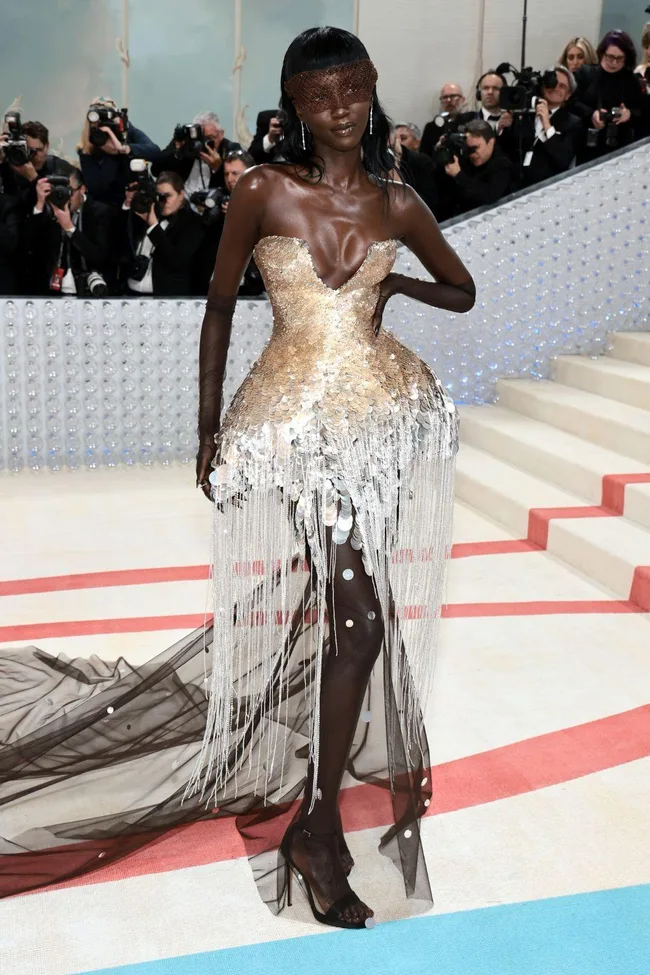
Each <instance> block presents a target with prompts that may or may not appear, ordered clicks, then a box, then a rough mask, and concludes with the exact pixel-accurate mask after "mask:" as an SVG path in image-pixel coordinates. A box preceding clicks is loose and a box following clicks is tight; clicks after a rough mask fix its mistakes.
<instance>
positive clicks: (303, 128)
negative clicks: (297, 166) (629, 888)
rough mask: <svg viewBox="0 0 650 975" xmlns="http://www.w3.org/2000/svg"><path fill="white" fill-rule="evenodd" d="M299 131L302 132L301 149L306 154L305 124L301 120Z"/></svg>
mask: <svg viewBox="0 0 650 975" xmlns="http://www.w3.org/2000/svg"><path fill="white" fill-rule="evenodd" d="M300 129H301V131H302V148H303V151H304V152H306V151H307V143H306V142H305V123H304V122H303V120H302V119H300Z"/></svg>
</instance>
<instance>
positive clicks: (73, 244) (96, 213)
mask: <svg viewBox="0 0 650 975" xmlns="http://www.w3.org/2000/svg"><path fill="white" fill-rule="evenodd" d="M111 217H112V215H111V210H110V208H109V207H107V206H106V205H105V204H103V203H98V202H97V201H96V200H91V199H89V198H88V197H87V195H86V187H85V186H84V183H83V178H82V175H81V172H80V171H79V170H78V169H73V171H72V173H71V174H70V176H51V177H50V178H49V179H48V178H47V177H43V178H42V179H39V180H38V182H37V183H36V203H35V205H34V209H33V212H32V213H31V214H30V216H29V217H28V220H27V235H26V246H27V251H26V253H25V254H24V255H23V267H24V271H25V277H26V284H27V293H28V294H34V295H49V294H69V295H70V294H72V295H75V294H78V295H82V294H93V295H97V296H99V295H105V294H106V293H107V287H106V281H105V279H104V272H105V265H106V262H107V259H108V240H109V237H108V235H109V231H110V226H111Z"/></svg>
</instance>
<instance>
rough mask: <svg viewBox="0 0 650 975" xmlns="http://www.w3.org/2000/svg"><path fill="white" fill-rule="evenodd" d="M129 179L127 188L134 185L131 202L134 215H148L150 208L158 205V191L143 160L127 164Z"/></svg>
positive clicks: (135, 160) (134, 160) (133, 160)
mask: <svg viewBox="0 0 650 975" xmlns="http://www.w3.org/2000/svg"><path fill="white" fill-rule="evenodd" d="M129 170H130V173H131V175H130V178H129V181H128V183H127V186H129V187H130V186H133V184H134V183H135V184H136V190H135V193H134V194H133V199H132V200H131V209H132V210H133V211H134V213H149V211H150V210H151V207H152V206H154V205H155V204H156V203H158V189H157V187H156V181H155V179H154V178H153V176H152V175H151V173H150V172H149V167H148V165H147V163H146V161H145V160H144V159H132V160H131V162H130V164H129Z"/></svg>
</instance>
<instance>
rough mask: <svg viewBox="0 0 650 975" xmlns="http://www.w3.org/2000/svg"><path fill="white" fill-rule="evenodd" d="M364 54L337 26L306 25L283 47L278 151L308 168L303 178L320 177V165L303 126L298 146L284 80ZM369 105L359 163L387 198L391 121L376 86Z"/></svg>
mask: <svg viewBox="0 0 650 975" xmlns="http://www.w3.org/2000/svg"><path fill="white" fill-rule="evenodd" d="M365 58H369V54H368V51H367V50H366V48H365V46H364V45H363V44H362V42H361V41H360V40H359V38H358V37H356V35H355V34H351V33H350V32H349V31H347V30H343V29H342V28H340V27H310V28H309V30H305V31H303V32H302V34H299V35H298V37H296V38H295V40H293V41H292V42H291V44H290V45H289V47H288V48H287V53H286V54H285V56H284V61H283V62H282V72H281V76H280V85H281V89H282V94H281V98H280V107H281V108H282V109H283V110H284V112H285V122H284V139H283V142H282V154H283V156H284V158H285V160H286V161H287V162H290V163H293V164H294V165H297V166H304V167H305V168H306V169H307V170H308V172H309V176H308V177H307V178H308V179H310V180H315V181H316V182H318V181H319V180H321V179H322V178H323V173H324V167H323V166H322V165H321V164H320V163H319V162H318V161H316V160H315V159H314V155H313V152H314V146H313V141H312V136H311V133H310V132H309V130H308V129H307V128H305V145H306V148H305V149H303V147H302V127H301V125H300V119H299V118H298V114H297V112H296V109H295V106H294V104H293V101H292V100H291V98H289V96H288V95H287V93H286V92H285V90H284V84H285V82H286V81H288V80H289V78H293V76H294V75H296V74H300V72H301V71H319V70H323V69H325V68H333V67H336V66H338V65H342V64H352V63H354V62H355V61H361V60H364V59H365ZM371 106H372V134H370V127H369V126H366V131H365V132H364V134H363V136H362V139H361V149H362V153H363V165H364V168H365V170H366V172H367V173H368V175H369V176H371V177H374V179H375V180H376V181H377V182H378V183H379V185H380V186H381V187H382V188H383V189H384V191H385V194H386V199H387V201H388V181H390V179H391V176H390V174H391V171H392V170H393V169H394V168H395V158H394V156H393V155H392V154H391V152H390V151H389V143H388V140H389V136H390V126H391V122H390V119H389V118H388V116H387V115H386V112H385V111H384V109H383V108H382V106H381V104H380V101H379V99H378V97H377V90H376V88H375V89H373V92H372V99H371Z"/></svg>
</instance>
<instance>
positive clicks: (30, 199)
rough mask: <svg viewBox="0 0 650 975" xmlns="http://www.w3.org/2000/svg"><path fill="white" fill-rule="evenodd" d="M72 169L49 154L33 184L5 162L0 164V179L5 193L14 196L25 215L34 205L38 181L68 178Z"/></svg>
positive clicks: (66, 163) (65, 162) (69, 165)
mask: <svg viewBox="0 0 650 975" xmlns="http://www.w3.org/2000/svg"><path fill="white" fill-rule="evenodd" d="M73 169H74V166H72V165H71V164H70V163H69V162H67V160H65V159H62V158H61V157H60V156H55V155H53V154H50V155H49V156H46V157H45V162H44V164H43V168H42V169H40V170H38V176H37V179H35V180H34V181H33V182H30V181H29V180H28V179H27V178H26V177H25V176H22V175H21V174H20V173H17V172H16V170H15V169H13V168H12V167H11V166H10V165H9V163H8V162H6V161H5V162H2V163H0V179H1V180H2V185H3V186H4V189H5V193H9V194H10V195H11V196H15V197H16V200H17V201H18V205H19V206H20V207H21V208H22V210H23V212H24V213H25V214H27V213H31V211H32V210H33V209H34V207H35V205H36V183H37V182H38V180H39V179H43V178H44V177H45V176H69V175H70V173H71V172H72V171H73Z"/></svg>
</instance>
